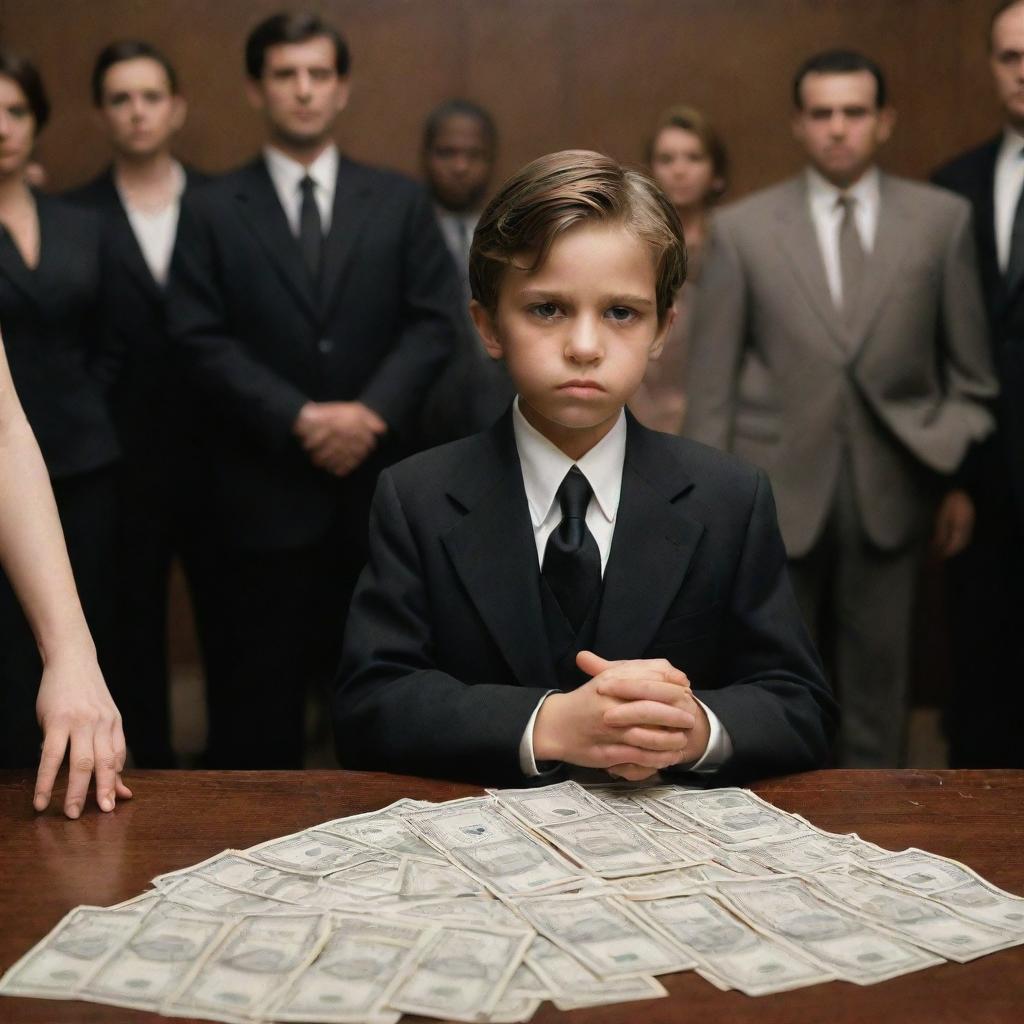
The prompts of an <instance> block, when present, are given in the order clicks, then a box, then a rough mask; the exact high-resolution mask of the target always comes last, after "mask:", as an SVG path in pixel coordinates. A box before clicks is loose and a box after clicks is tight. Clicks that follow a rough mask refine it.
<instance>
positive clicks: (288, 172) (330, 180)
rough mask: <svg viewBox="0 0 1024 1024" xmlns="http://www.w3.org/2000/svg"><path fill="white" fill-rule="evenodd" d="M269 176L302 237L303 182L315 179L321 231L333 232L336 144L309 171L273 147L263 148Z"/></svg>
mask: <svg viewBox="0 0 1024 1024" xmlns="http://www.w3.org/2000/svg"><path fill="white" fill-rule="evenodd" d="M263 158H264V160H266V162H267V173H268V174H269V175H270V180H271V181H272V182H273V183H274V191H275V192H276V193H277V198H278V200H279V201H280V203H281V208H282V209H283V210H284V215H285V216H286V217H287V218H288V226H289V227H290V228H291V229H292V234H293V235H294V236H295V237H296V238H298V237H299V218H300V216H301V214H302V179H303V178H305V177H306V175H307V174H308V175H309V176H310V177H311V178H312V179H313V198H314V199H316V206H317V209H318V210H319V211H320V227H321V229H322V230H323V233H324V235H326V234H327V232H328V231H330V230H331V217H332V215H333V213H334V188H335V186H336V185H337V183H338V160H339V157H338V147H337V146H335V145H334V143H333V142H332V143H331V144H330V145H329V146H328V147H327V148H326V149H325V150H324V151H323V152H322V153H321V154H320V155H319V156H318V157H317V158H316V159H315V160H314V161H313V162H312V163H311V164H310V165H309V166H308V167H306V165H305V164H300V163H299V162H298V160H293V159H292V158H291V157H290V156H285V155H284V153H282V152H281V151H280V150H279V149H274V147H273V146H264V147H263Z"/></svg>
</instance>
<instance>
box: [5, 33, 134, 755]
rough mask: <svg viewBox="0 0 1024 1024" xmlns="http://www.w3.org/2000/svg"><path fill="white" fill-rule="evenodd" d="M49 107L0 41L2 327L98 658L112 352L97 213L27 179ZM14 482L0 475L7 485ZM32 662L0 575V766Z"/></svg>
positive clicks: (108, 623)
mask: <svg viewBox="0 0 1024 1024" xmlns="http://www.w3.org/2000/svg"><path fill="white" fill-rule="evenodd" d="M48 113H49V106H48V103H47V100H46V95H45V92H44V91H43V87H42V83H41V81H40V79H39V75H38V73H37V72H36V70H35V68H34V67H33V66H32V65H31V64H30V63H29V62H28V61H26V60H24V59H23V58H20V57H18V56H16V55H15V54H12V53H10V52H8V51H2V50H0V327H2V330H3V339H4V345H5V348H6V350H7V359H8V362H9V364H10V371H11V377H12V378H13V381H14V386H15V389H16V391H17V394H18V398H19V399H20V400H21V405H22V407H23V408H24V411H25V415H26V416H27V418H28V422H29V424H30V425H31V427H32V430H33V431H34V433H35V435H36V439H37V440H38V442H39V447H40V449H41V450H42V454H43V459H44V461H45V463H46V468H47V470H48V471H49V475H50V480H51V482H52V486H53V491H54V496H55V497H56V499H57V508H58V511H59V513H60V520H61V524H62V526H63V530H64V536H65V540H66V542H67V548H68V554H69V555H70V559H71V565H72V568H73V570H74V575H75V581H76V583H77V585H78V590H79V594H80V596H81V600H82V607H83V609H84V611H85V616H86V620H87V621H88V624H89V626H90V628H91V630H92V635H93V637H94V639H95V641H96V647H97V650H98V652H99V654H100V663H101V665H102V664H104V663H105V658H108V657H109V644H110V640H111V636H110V633H111V628H112V615H113V608H112V603H111V584H112V582H113V581H112V579H111V578H110V574H111V566H112V551H113V544H114V528H115V510H116V503H115V498H114V493H115V492H114V482H113V472H112V467H113V464H114V463H115V462H116V460H117V458H118V446H117V440H116V437H115V434H114V428H113V424H112V423H111V420H110V417H109V415H108V412H107V408H106V402H105V399H104V395H103V387H102V386H101V383H100V380H101V378H103V377H104V376H107V377H109V376H110V375H112V373H113V368H114V362H113V359H112V355H111V353H110V352H107V351H105V350H104V345H103V331H102V330H101V329H100V311H101V308H102V298H101V280H102V278H101V267H100V227H99V222H98V220H97V219H96V217H95V215H94V214H93V213H92V212H90V211H85V210H81V209H78V208H76V207H73V206H69V205H66V204H64V203H62V202H61V201H59V200H57V199H53V198H50V197H48V196H44V195H41V194H39V193H36V192H33V191H32V190H31V189H29V188H28V186H27V185H26V184H25V180H24V175H25V167H26V165H27V164H28V162H29V160H30V158H31V155H32V148H33V145H34V142H35V138H36V134H37V133H38V131H39V130H40V129H41V128H42V127H43V125H44V124H45V122H46V118H47V115H48ZM17 486H18V484H17V481H15V480H10V479H5V480H2V481H0V487H3V488H5V489H7V488H16V487H17ZM41 673H42V662H41V659H40V653H39V648H38V647H37V644H36V641H35V639H34V638H33V634H32V630H31V629H30V628H29V625H28V623H27V622H26V619H25V616H24V614H23V612H22V610H21V608H20V606H19V604H18V601H17V599H16V597H15V595H14V592H13V590H12V589H11V586H10V583H9V582H8V580H7V579H6V577H3V576H0V767H26V766H28V765H34V764H35V763H36V762H37V761H38V759H39V745H40V739H41V735H40V730H39V728H38V727H37V724H36V715H35V711H34V708H35V704H36V697H37V691H38V690H39V680H40V676H41ZM73 739H74V738H73V737H72V740H73ZM72 746H73V747H74V742H73V743H72ZM62 753H63V748H62Z"/></svg>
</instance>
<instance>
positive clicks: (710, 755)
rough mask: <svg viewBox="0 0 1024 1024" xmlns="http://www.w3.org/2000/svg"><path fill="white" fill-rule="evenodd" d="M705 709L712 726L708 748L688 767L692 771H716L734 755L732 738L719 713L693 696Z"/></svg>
mask: <svg viewBox="0 0 1024 1024" xmlns="http://www.w3.org/2000/svg"><path fill="white" fill-rule="evenodd" d="M693 699H694V700H695V701H697V703H698V704H699V705H700V706H701V707H702V708H703V709H704V713H705V714H706V715H707V716H708V725H709V726H710V727H711V728H710V732H709V733H708V748H707V750H705V751H704V753H703V754H701V756H700V757H699V758H698V759H697V760H696V762H695V763H694V764H692V765H690V767H689V768H688V769H687V771H691V772H714V771H717V770H718V769H719V768H721V767H722V765H723V764H725V762H726V761H728V760H729V758H730V757H732V738H731V737H730V736H729V734H728V733H727V732H726V731H725V726H724V725H722V723H721V721H719V718H718V715H716V714H715V713H714V711H712V710H711V708H709V707H708V706H707V704H705V703H704V701H702V700H698V699H697V698H696V697H694V698H693Z"/></svg>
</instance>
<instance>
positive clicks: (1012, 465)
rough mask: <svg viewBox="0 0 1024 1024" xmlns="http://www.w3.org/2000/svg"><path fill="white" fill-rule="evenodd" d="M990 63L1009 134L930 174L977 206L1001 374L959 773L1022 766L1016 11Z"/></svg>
mask: <svg viewBox="0 0 1024 1024" xmlns="http://www.w3.org/2000/svg"><path fill="white" fill-rule="evenodd" d="M989 58H990V64H991V67H992V74H993V78H994V80H995V85H996V91H997V93H998V95H999V99H1000V102H1001V104H1002V106H1003V112H1004V116H1005V118H1006V126H1005V128H1004V129H1003V132H1002V134H1001V135H999V136H997V137H996V138H994V139H991V140H989V141H988V142H985V143H983V144H982V145H981V146H978V147H977V148H976V149H972V150H971V151H970V152H968V153H964V154H962V155H961V156H959V157H957V158H956V159H955V160H953V161H951V162H950V163H948V164H946V165H945V166H944V167H942V168H941V169H940V170H939V171H937V172H936V173H935V175H934V178H933V180H934V181H935V183H936V184H937V185H942V186H944V187H945V188H949V189H952V190H953V191H954V192H958V193H960V195H962V196H964V197H965V198H966V199H968V200H969V201H970V202H971V204H972V206H973V207H974V242H975V248H976V250H977V253H978V263H979V265H980V268H981V276H982V284H983V286H984V292H985V300H986V307H987V311H988V318H989V326H990V329H991V338H992V345H993V357H994V362H995V366H996V371H997V373H998V376H999V386H1000V398H999V402H998V405H997V408H996V422H997V429H996V432H995V434H994V435H993V436H992V437H990V438H989V439H988V440H987V441H986V442H985V443H984V444H982V445H978V446H976V447H975V449H974V450H973V451H972V453H971V457H970V459H969V461H968V464H967V466H966V467H965V482H966V484H967V486H968V488H969V489H970V492H971V496H972V498H973V499H974V504H975V508H976V510H977V522H976V525H975V530H974V540H973V543H972V544H971V545H970V547H969V548H968V549H967V550H966V551H965V552H964V553H963V554H962V555H961V556H960V557H959V558H958V559H956V560H955V561H954V562H953V563H952V564H951V565H950V581H951V584H952V585H951V588H950V603H951V609H952V613H953V614H952V623H953V641H954V690H953V699H952V702H951V706H950V712H949V716H948V720H947V731H948V733H949V741H950V762H951V764H952V765H953V767H957V768H983V767H1000V768H1022V767H1024V744H1022V743H1021V734H1022V732H1024V689H1022V687H1021V686H1020V681H1021V679H1024V630H1022V628H1021V627H1022V624H1024V3H1021V2H1020V0H1014V2H1011V3H1004V4H1002V5H1001V6H1000V7H999V8H997V10H996V11H995V13H994V15H993V17H992V24H991V35H990V44H989Z"/></svg>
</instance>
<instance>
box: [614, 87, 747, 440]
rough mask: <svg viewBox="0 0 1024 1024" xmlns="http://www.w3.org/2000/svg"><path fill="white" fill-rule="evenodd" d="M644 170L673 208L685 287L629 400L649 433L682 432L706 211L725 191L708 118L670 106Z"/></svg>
mask: <svg viewBox="0 0 1024 1024" xmlns="http://www.w3.org/2000/svg"><path fill="white" fill-rule="evenodd" d="M647 166H648V167H650V169H651V174H652V176H653V177H654V180H655V181H657V183H658V184H659V185H660V186H661V188H662V190H663V191H664V193H665V195H667V196H668V198H669V201H670V202H671V203H672V205H673V206H674V207H675V208H676V213H678V214H679V220H680V222H681V223H682V225H683V237H684V238H685V239H686V260H687V267H686V283H685V284H684V285H683V287H682V288H681V289H680V290H679V295H678V297H677V298H676V302H675V320H674V321H673V323H672V327H671V329H670V330H669V333H668V336H667V337H666V339H665V347H664V348H663V349H662V351H661V355H660V356H658V358H657V359H656V360H652V361H651V362H650V363H649V364H648V366H647V373H646V374H645V376H644V379H643V381H642V382H641V384H640V387H639V388H638V389H637V391H636V393H635V394H634V395H633V397H632V398H631V399H630V400H629V409H630V411H631V412H632V413H633V415H634V416H636V418H637V419H638V420H639V421H640V422H641V423H642V424H643V425H644V426H645V427H650V428H651V429H652V430H662V431H664V432H665V433H666V434H679V433H681V432H682V428H683V419H684V417H685V416H686V363H687V354H688V349H689V346H688V343H687V337H688V335H689V331H690V319H691V316H692V314H693V306H694V303H695V302H696V301H697V294H698V290H699V288H700V268H701V264H702V263H703V260H704V258H705V256H706V254H707V252H708V250H709V248H710V246H711V245H712V244H713V243H712V227H711V210H712V208H713V207H714V205H715V203H717V202H718V201H719V200H720V199H721V197H722V195H723V193H724V192H725V190H726V186H727V182H728V157H727V155H726V150H725V145H724V144H723V143H722V140H721V138H720V137H719V135H718V133H717V132H716V131H715V130H714V128H713V127H712V126H711V124H710V123H709V122H708V120H707V118H705V117H704V115H703V114H702V113H701V112H700V111H699V110H695V109H694V108H693V107H682V106H680V107H670V108H669V109H668V110H666V111H665V112H664V113H663V114H662V115H661V117H660V118H659V120H658V124H657V126H656V127H655V129H654V135H653V136H652V137H651V141H650V143H649V145H648V147H647Z"/></svg>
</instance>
